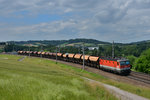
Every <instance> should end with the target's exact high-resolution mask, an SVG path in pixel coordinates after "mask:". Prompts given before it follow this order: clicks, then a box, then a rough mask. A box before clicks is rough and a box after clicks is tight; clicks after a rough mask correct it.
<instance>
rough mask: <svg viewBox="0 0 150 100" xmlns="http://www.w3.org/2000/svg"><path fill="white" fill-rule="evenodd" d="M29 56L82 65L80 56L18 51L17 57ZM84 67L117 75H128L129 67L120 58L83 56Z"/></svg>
mask: <svg viewBox="0 0 150 100" xmlns="http://www.w3.org/2000/svg"><path fill="white" fill-rule="evenodd" d="M29 53H30V55H31V56H36V57H41V55H42V57H45V58H50V59H56V56H57V59H58V60H64V61H68V62H73V63H78V64H82V62H83V55H82V54H69V53H65V54H62V53H50V52H37V51H36V52H33V51H32V52H31V51H30V52H29V51H18V54H19V55H29ZM84 61H85V65H87V66H91V67H95V68H99V69H102V70H107V71H111V72H114V73H119V74H129V73H130V71H131V70H130V69H131V65H130V62H129V60H127V59H122V58H113V59H112V58H104V57H96V56H90V55H85V57H84Z"/></svg>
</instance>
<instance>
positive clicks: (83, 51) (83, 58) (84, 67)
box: [82, 43, 85, 70]
mask: <svg viewBox="0 0 150 100" xmlns="http://www.w3.org/2000/svg"><path fill="white" fill-rule="evenodd" d="M82 50H83V70H84V69H85V55H84V43H83V45H82Z"/></svg>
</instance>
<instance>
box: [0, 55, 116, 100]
mask: <svg viewBox="0 0 150 100" xmlns="http://www.w3.org/2000/svg"><path fill="white" fill-rule="evenodd" d="M20 58H22V56H14V55H0V100H117V98H116V97H114V96H113V95H112V94H110V93H109V92H108V91H107V90H106V89H105V88H104V87H103V86H101V85H99V84H96V83H90V82H88V81H87V80H84V79H82V78H81V77H80V76H85V77H86V76H87V77H89V78H93V79H94V78H96V79H101V80H105V78H104V77H102V76H99V75H95V74H92V73H89V72H86V71H83V72H81V70H80V69H77V68H73V67H71V66H68V65H64V64H60V63H58V64H56V63H55V62H53V61H50V60H48V59H40V58H28V57H26V58H25V59H24V60H22V61H18V60H19V59H20Z"/></svg>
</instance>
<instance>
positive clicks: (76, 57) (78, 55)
mask: <svg viewBox="0 0 150 100" xmlns="http://www.w3.org/2000/svg"><path fill="white" fill-rule="evenodd" d="M81 56H82V55H81V54H76V55H75V56H74V58H75V59H80V58H81Z"/></svg>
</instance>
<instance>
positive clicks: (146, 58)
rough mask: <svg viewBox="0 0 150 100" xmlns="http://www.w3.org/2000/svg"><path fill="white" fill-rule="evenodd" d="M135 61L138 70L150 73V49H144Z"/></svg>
mask: <svg viewBox="0 0 150 100" xmlns="http://www.w3.org/2000/svg"><path fill="white" fill-rule="evenodd" d="M135 63H136V67H135V69H136V70H137V71H140V72H145V73H149V74H150V49H148V50H146V51H144V52H143V53H142V54H141V56H140V57H139V58H138V59H137V60H136V62H135Z"/></svg>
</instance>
